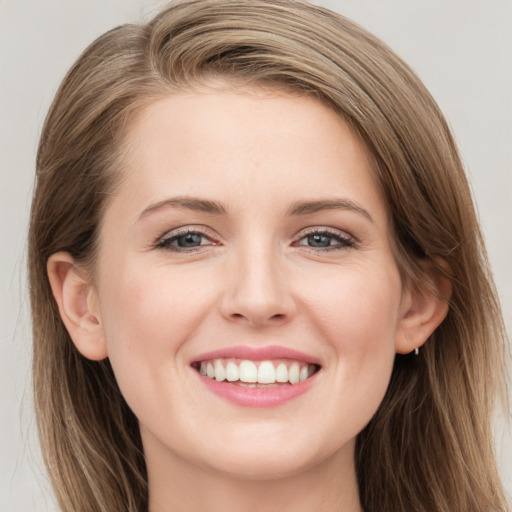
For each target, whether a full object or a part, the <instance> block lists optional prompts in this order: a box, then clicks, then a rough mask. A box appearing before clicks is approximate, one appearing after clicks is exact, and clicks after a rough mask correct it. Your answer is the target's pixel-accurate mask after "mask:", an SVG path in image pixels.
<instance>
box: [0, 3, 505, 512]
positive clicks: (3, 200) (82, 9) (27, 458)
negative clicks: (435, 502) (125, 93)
mask: <svg viewBox="0 0 512 512" xmlns="http://www.w3.org/2000/svg"><path fill="white" fill-rule="evenodd" d="M316 3H318V4H321V5H325V6H327V7H330V8H332V9H335V10H338V11H340V12H341V13H342V14H345V15H346V16H348V17H349V18H352V19H354V20H355V21H358V22H359V23H361V24H362V25H363V26H365V27H366V28H368V29H369V30H370V31H372V32H374V33H375V34H376V35H378V36H380V37H381V38H382V39H383V40H384V41H386V42H387V43H388V44H389V45H390V46H391V47H392V48H394V49H395V50H396V51H397V52H398V53H399V54H400V55H401V56H402V57H403V58H404V59H405V60H406V61H407V62H408V63H409V64H410V65H411V66H412V67H413V68H414V69H415V70H416V72H417V73H418V74H419V76H420V77H421V78H422V79H423V80H424V82H425V83H426V85H427V87H428V88H429V89H430V90H431V92H432V93H433V95H434V97H435V98H436V99H437V100H438V102H439V104H440V105H441V108H442V109H443V111H444V112H445V114H446V116H447V119H448V121H449V123H450V125H451V127H452V129H453V131H454V133H455V138H456V140H457V141H458V143H459V146H460V150H461V153H462V156H463V159H464V162H465V164H466V166H467V171H468V173H469V175H470V177H471V181H472V184H473V189H474V195H475V198H476V201H477V203H478V208H479V212H480V219H481V222H482V225H483V228H484V232H485V235H486V239H487V243H488V249H489V253H490V257H491V263H492V266H493V269H494V272H495V276H496V281H497V284H498V289H499V292H500V296H501V300H502V304H503V308H504V313H505V319H506V323H507V327H508V330H509V332H512V330H511V327H512V293H511V292H512V98H511V91H512V30H511V25H512V3H511V0H339V1H336V0H331V1H327V0H324V1H317V2H316ZM162 4H163V2H162V1H161V0H153V1H149V2H148V1H146V2H144V1H142V0H45V1H42V0H0V73H1V75H0V230H1V231H0V512H36V511H37V512H43V511H56V506H55V504H54V501H53V499H52V495H51V491H50V488H49V484H48V480H47V477H46V476H45V473H44V469H43V467H42V463H41V459H40V454H39V448H38V445H37V440H36V436H35V425H34V417H33V413H32V401H31V391H30V376H29V372H30V327H29V313H28V297H27V292H26V278H25V273H24V270H25V258H26V242H25V239H26V225H27V220H28V213H29V207H30V196H31V187H32V180H33V173H34V170H33V169H34V157H35V152H36V147H37V139H38V136H39V133H40V130H41V126H42V123H43V119H44V116H45V114H46V111H47V109H48V107H49V105H50V102H51V99H52V96H53V94H54V93H55V91H56V88H57V86H58V84H59V82H60V80H61V79H62V77H63V76H64V73H65V72H66V70H67V69H68V68H69V66H70V65H71V64H72V63H73V61H74V60H75V59H76V57H77V56H78V55H79V53H80V52H81V50H83V49H84V48H85V46H86V45H87V44H88V43H90V42H91V41H92V40H93V39H94V38H95V37H96V36H98V35H100V34H101V33H102V32H104V31H106V30H107V29H109V28H112V27H113V26H116V25H119V24H121V23H124V22H137V21H139V20H141V19H143V18H148V17H149V16H151V15H152V14H153V13H155V12H156V11H157V10H158V8H159V6H161V5H162ZM510 429H511V427H510V425H508V426H507V422H506V421H505V416H504V414H501V416H500V417H499V418H498V420H497V448H498V452H499V456H500V464H501V471H502V475H503V479H504V482H505V485H506V487H507V489H508V492H509V493H512V442H511V437H512V436H511V430H510ZM447 456H449V454H447ZM482 476H483V477H484V478H485V475H482Z"/></svg>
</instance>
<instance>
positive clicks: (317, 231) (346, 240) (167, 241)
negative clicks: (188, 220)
mask: <svg viewBox="0 0 512 512" xmlns="http://www.w3.org/2000/svg"><path fill="white" fill-rule="evenodd" d="M187 235H199V236H201V237H205V238H208V239H210V240H211V238H213V237H212V235H211V233H210V231H209V230H208V229H205V228H184V229H181V230H179V231H176V232H173V233H171V234H169V235H168V236H164V237H163V238H161V239H159V240H158V241H157V242H156V244H155V247H156V248H157V249H165V250H168V251H173V252H179V253H191V252H197V251H200V250H201V249H202V248H203V247H205V246H211V245H218V242H212V243H209V244H204V245H202V244H201V245H199V246H197V247H189V248H186V247H178V246H174V245H172V244H173V242H176V241H177V240H178V239H180V238H183V237H185V236H187ZM299 235H300V237H299V238H297V240H296V241H295V242H293V244H292V245H293V246H294V247H305V248H307V249H308V250H310V251H313V252H316V253H325V252H330V251H340V250H343V249H348V248H351V247H354V246H355V245H356V242H355V240H354V239H353V238H352V237H351V236H350V235H347V234H345V235H343V234H341V233H340V232H339V231H335V230H331V229H328V228H311V229H310V230H308V231H305V232H302V233H300V234H299ZM311 236H325V237H329V238H331V239H334V240H335V241H337V242H338V244H336V245H333V246H328V247H321V248H317V247H310V246H307V245H305V244H301V243H300V242H301V241H302V240H304V239H305V238H308V237H311Z"/></svg>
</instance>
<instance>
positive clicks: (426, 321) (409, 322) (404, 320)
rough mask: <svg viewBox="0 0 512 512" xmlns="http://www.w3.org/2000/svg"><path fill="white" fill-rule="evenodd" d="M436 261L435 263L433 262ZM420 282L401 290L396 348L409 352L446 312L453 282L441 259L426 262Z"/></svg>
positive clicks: (438, 323)
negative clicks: (420, 283) (400, 308)
mask: <svg viewBox="0 0 512 512" xmlns="http://www.w3.org/2000/svg"><path fill="white" fill-rule="evenodd" d="M436 264H437V265H436ZM422 267H423V270H424V276H425V277H424V282H425V284H422V285H409V286H407V287H406V289H405V290H404V292H403V297H402V311H401V318H400V322H399V326H398V331H397V336H396V339H395V350H396V352H398V353H399V354H408V353H409V352H412V351H413V350H415V349H417V348H419V347H420V346H422V345H423V344H424V343H425V342H426V341H427V339H428V338H429V336H430V335H431V334H432V333H433V332H434V331H435V330H436V328H437V327H438V326H439V325H440V324H441V322H442V321H443V320H444V319H445V317H446V315H447V314H448V309H449V305H448V302H449V300H450V297H451V294H452V283H451V280H450V279H449V277H447V276H448V272H443V271H442V270H440V268H442V269H447V265H446V263H445V262H444V261H438V260H436V262H435V263H434V262H432V261H431V262H425V263H424V264H422Z"/></svg>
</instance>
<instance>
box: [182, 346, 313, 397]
mask: <svg viewBox="0 0 512 512" xmlns="http://www.w3.org/2000/svg"><path fill="white" fill-rule="evenodd" d="M220 358H238V359H249V360H252V361H264V360H272V359H294V360H297V361H304V362H307V363H310V364H319V362H318V359H316V358H314V357H311V356H308V355H307V354H304V353H302V352H299V351H297V350H293V349H289V348H285V347H279V346H267V347H258V348H252V347H249V346H237V347H231V348H226V349H220V350H214V351H211V352H207V353H204V354H201V355H200V356H199V357H197V358H196V359H194V361H193V362H192V363H197V362H200V361H206V360H210V359H220ZM197 376H198V377H199V379H200V380H201V382H202V383H203V384H204V385H205V386H206V387H207V388H208V390H210V391H211V392H213V393H214V394H215V395H217V396H219V397H221V398H223V399H225V400H227V401H229V402H231V403H234V404H236V405H241V406H245V407H275V406H278V405H281V404H283V403H285V402H288V401H289V400H292V399H293V398H296V397H298V396H300V395H302V394H303V393H305V392H306V391H308V390H309V389H310V388H311V386H312V385H313V384H314V382H315V380H316V377H317V374H314V375H312V376H311V377H309V378H308V379H306V380H305V381H302V382H300V383H297V384H293V385H289V384H288V385H281V386H277V387H269V388H250V387H243V386H238V385H236V384H232V383H229V382H227V381H223V382H218V381H216V380H213V379H210V378H208V377H205V376H203V375H201V374H200V373H199V372H197Z"/></svg>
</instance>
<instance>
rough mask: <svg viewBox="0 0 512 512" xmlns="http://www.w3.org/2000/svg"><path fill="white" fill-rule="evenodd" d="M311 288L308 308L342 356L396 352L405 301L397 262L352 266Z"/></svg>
mask: <svg viewBox="0 0 512 512" xmlns="http://www.w3.org/2000/svg"><path fill="white" fill-rule="evenodd" d="M319 282H320V283H326V285H323V286H321V287H320V286H318V285H316V286H313V283H310V285H309V286H308V289H309V290H310V292H309V293H308V295H307V296H308V305H307V306H306V309H309V310H310V311H313V312H314V314H315V316H316V320H315V324H316V326H317V328H318V329H320V330H321V331H322V333H323V335H324V337H325V338H327V339H328V340H329V341H330V343H331V345H332V346H333V348H335V349H336V353H337V354H338V356H339V357H340V358H343V357H344V356H346V355H348V354H360V356H361V357H366V356H371V355H372V353H373V351H376V352H377V353H380V352H384V353H386V352H387V353H389V352H391V353H394V337H395V332H396V329H397V326H398V318H399V310H400V303H401V282H400V277H399V274H398V271H397V270H396V268H395V266H394V264H393V263H390V264H389V266H387V265H383V264H382V263H381V264H379V265H375V266H374V267H372V266H369V265H366V266H365V267H364V268H363V267H362V266H361V267H359V268H358V267H355V266H352V267H351V268H345V269H342V270H340V271H339V272H336V273H332V275H330V276H329V277H328V278H324V279H319V280H317V281H316V283H319Z"/></svg>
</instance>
